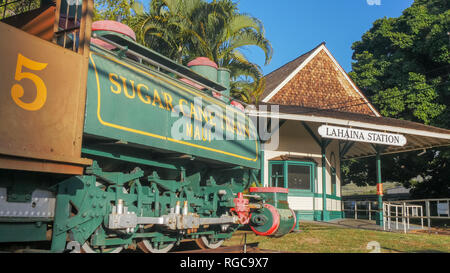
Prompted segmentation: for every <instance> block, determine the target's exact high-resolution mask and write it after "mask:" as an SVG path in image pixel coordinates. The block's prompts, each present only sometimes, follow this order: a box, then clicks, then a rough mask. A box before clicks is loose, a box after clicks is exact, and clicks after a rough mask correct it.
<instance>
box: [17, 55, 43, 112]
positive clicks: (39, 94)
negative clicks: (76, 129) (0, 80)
mask: <svg viewBox="0 0 450 273" xmlns="http://www.w3.org/2000/svg"><path fill="white" fill-rule="evenodd" d="M47 65H48V64H46V63H39V62H36V61H33V60H30V59H28V58H26V57H25V56H23V55H22V54H20V53H19V54H18V55H17V65H16V73H15V75H14V79H15V80H16V81H21V80H22V79H29V80H31V81H32V82H33V83H34V85H35V86H36V98H35V99H34V100H33V101H32V102H30V103H26V102H23V101H22V100H21V99H20V98H21V97H22V96H23V95H24V93H25V91H24V89H23V87H22V85H20V84H18V83H16V84H14V85H13V86H12V87H11V97H12V99H13V100H14V102H15V103H16V104H17V105H18V106H19V107H21V108H23V109H25V110H28V111H37V110H39V109H41V108H42V107H43V106H44V104H45V101H46V100H47V87H46V86H45V83H44V81H43V80H42V79H41V78H40V77H38V76H37V75H36V74H33V73H30V72H22V67H26V68H28V69H30V70H34V71H38V70H43V69H44V68H46V67H47Z"/></svg>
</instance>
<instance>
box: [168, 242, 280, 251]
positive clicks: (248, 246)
mask: <svg viewBox="0 0 450 273" xmlns="http://www.w3.org/2000/svg"><path fill="white" fill-rule="evenodd" d="M172 253H283V252H281V251H277V250H270V249H261V248H259V247H258V243H249V244H243V245H236V246H223V247H219V248H216V249H195V250H183V251H174V252H172Z"/></svg>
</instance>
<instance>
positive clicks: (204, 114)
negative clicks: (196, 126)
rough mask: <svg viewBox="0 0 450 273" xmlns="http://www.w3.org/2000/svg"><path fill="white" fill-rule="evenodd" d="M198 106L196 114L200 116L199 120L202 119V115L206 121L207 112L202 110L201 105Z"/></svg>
mask: <svg viewBox="0 0 450 273" xmlns="http://www.w3.org/2000/svg"><path fill="white" fill-rule="evenodd" d="M197 108H198V115H199V117H200V120H202V117H203V118H204V119H205V121H206V122H208V116H207V114H208V113H207V112H206V111H203V109H202V108H201V107H197Z"/></svg>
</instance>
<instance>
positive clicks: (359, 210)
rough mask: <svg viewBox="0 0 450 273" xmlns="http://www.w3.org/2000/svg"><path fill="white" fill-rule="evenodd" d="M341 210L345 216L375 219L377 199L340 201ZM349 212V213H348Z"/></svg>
mask: <svg viewBox="0 0 450 273" xmlns="http://www.w3.org/2000/svg"><path fill="white" fill-rule="evenodd" d="M341 204H342V211H343V212H344V217H345V218H354V219H355V220H357V219H365V220H375V217H376V216H375V215H376V213H377V212H379V211H380V210H379V209H378V201H368V200H367V201H342V202H341ZM349 214H350V215H349Z"/></svg>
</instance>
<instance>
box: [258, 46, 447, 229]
mask: <svg viewBox="0 0 450 273" xmlns="http://www.w3.org/2000/svg"><path fill="white" fill-rule="evenodd" d="M265 78H266V88H265V90H264V92H263V94H262V95H261V97H260V102H259V104H258V106H257V107H256V109H254V110H250V111H249V114H250V115H251V116H255V117H260V118H267V120H269V122H266V124H264V125H261V124H259V127H261V126H265V127H266V128H267V131H268V132H269V133H270V134H269V135H270V136H271V137H270V138H269V139H268V140H267V141H266V143H265V144H266V145H264V147H263V151H262V152H261V153H262V155H261V157H262V165H263V166H261V167H262V169H263V170H264V171H263V172H262V174H261V180H262V181H263V184H264V186H266V187H283V188H289V194H288V202H289V206H290V208H292V209H293V210H295V212H296V215H297V218H298V219H299V220H316V221H330V220H333V219H339V218H343V217H344V214H343V211H342V204H341V203H342V193H341V184H342V179H341V171H340V170H341V162H342V161H343V160H348V159H352V158H362V157H370V156H375V157H376V164H377V168H378V171H377V181H378V186H379V201H381V200H382V174H381V173H382V172H381V163H380V162H381V158H382V155H385V154H391V153H400V152H406V151H414V150H423V149H430V148H434V147H439V146H447V145H450V130H445V129H441V128H436V127H431V126H426V125H423V124H420V123H415V122H410V121H404V120H397V119H392V118H386V117H382V116H381V115H380V113H379V112H378V111H377V109H376V108H375V107H374V106H373V105H372V104H371V103H370V102H369V100H368V99H367V98H366V97H365V96H364V94H363V93H362V92H361V90H359V89H358V87H357V86H356V85H355V83H354V82H353V81H352V80H351V79H350V77H349V76H348V75H347V73H346V72H345V71H344V70H343V69H342V67H341V66H340V65H339V64H338V62H337V61H336V59H335V58H334V57H333V55H332V54H331V53H330V51H329V50H328V49H327V47H326V46H325V43H322V44H320V45H318V46H317V47H315V48H314V49H312V50H311V51H309V52H307V53H305V54H303V55H301V56H300V57H298V58H296V59H294V60H293V61H291V62H289V63H287V64H285V65H283V66H282V67H280V68H278V69H276V70H274V71H273V72H271V73H270V74H268V75H266V77H265ZM276 124H278V126H276ZM260 130H261V129H260ZM260 132H261V131H260ZM379 203H381V202H379ZM380 215H382V214H380ZM380 215H379V217H380V219H382V216H380ZM380 219H379V221H382V220H380Z"/></svg>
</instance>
